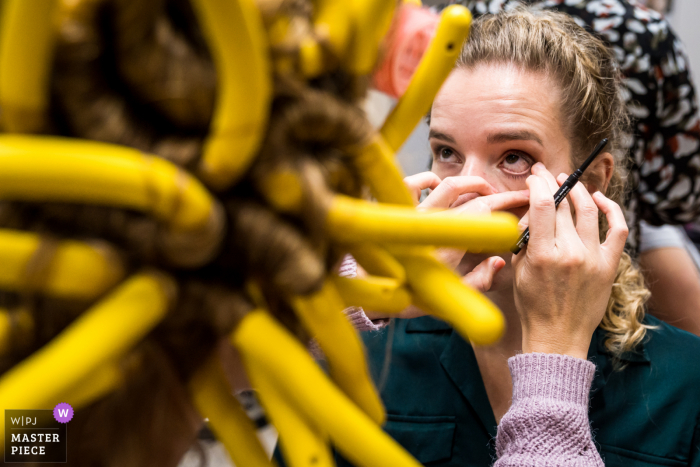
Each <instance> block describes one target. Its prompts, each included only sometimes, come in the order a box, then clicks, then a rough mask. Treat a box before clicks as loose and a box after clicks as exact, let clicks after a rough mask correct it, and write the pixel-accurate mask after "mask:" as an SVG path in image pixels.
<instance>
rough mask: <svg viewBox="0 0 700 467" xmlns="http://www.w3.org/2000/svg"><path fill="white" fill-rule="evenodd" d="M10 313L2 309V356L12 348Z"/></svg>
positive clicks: (0, 346)
mask: <svg viewBox="0 0 700 467" xmlns="http://www.w3.org/2000/svg"><path fill="white" fill-rule="evenodd" d="M11 324H12V323H11V322H10V313H9V312H8V311H7V310H6V309H4V308H0V356H1V355H3V354H4V353H5V352H7V351H8V350H9V348H10V329H11Z"/></svg>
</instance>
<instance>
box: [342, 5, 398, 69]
mask: <svg viewBox="0 0 700 467" xmlns="http://www.w3.org/2000/svg"><path fill="white" fill-rule="evenodd" d="M348 3H350V4H351V5H352V7H353V10H354V20H355V27H354V31H353V34H352V36H351V42H350V48H349V50H348V53H347V56H346V57H345V60H343V61H342V62H341V66H342V67H343V68H344V69H346V70H347V71H349V72H350V73H354V74H356V75H368V74H370V73H371V72H372V70H373V69H374V67H375V66H376V65H377V57H378V55H379V49H380V46H381V44H382V40H383V39H384V36H386V34H387V32H388V31H389V27H390V26H391V19H392V18H393V17H394V10H395V9H396V3H397V2H395V1H388V2H387V1H377V0H353V1H351V2H348ZM331 26H332V25H331Z"/></svg>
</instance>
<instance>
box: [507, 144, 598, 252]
mask: <svg viewBox="0 0 700 467" xmlns="http://www.w3.org/2000/svg"><path fill="white" fill-rule="evenodd" d="M606 144H608V138H603V140H602V141H601V142H600V143H598V145H597V146H596V147H595V149H594V150H593V152H592V153H591V155H590V156H588V159H586V161H585V162H584V163H583V164H582V165H581V167H579V168H578V169H577V170H576V172H574V173H572V174H571V175H569V178H567V179H566V181H565V182H564V183H563V184H562V185H561V186H560V187H559V189H558V190H557V192H556V193H554V206H555V208H556V206H559V203H561V201H562V200H563V199H564V198H566V195H568V194H569V192H570V191H571V189H572V188H573V187H574V185H576V183H577V182H578V179H579V178H581V175H583V172H585V170H586V169H587V168H588V166H589V165H591V162H593V159H595V158H596V157H597V156H598V154H600V152H601V151H602V150H603V148H604V147H605V145H606ZM529 240H530V227H528V228H527V229H525V231H524V232H523V233H522V235H520V238H519V239H518V243H516V244H515V246H514V247H513V249H512V250H511V251H512V252H513V253H515V254H516V255H517V254H518V253H520V250H522V249H523V247H524V246H525V245H527V242H528V241H529Z"/></svg>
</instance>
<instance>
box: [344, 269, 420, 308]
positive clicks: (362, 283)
mask: <svg viewBox="0 0 700 467" xmlns="http://www.w3.org/2000/svg"><path fill="white" fill-rule="evenodd" d="M332 280H333V282H334V283H335V285H336V287H337V289H338V292H339V293H340V296H341V297H342V298H343V301H344V302H345V305H346V306H359V307H362V308H364V309H365V310H371V311H377V312H383V313H389V314H396V313H401V312H402V311H403V310H405V309H406V308H407V307H408V306H409V305H410V304H411V294H410V292H409V291H408V290H407V289H406V288H405V287H402V286H401V284H399V282H398V281H396V280H395V279H388V278H385V277H375V276H368V277H364V278H362V279H349V278H347V277H339V276H335V277H333V278H332Z"/></svg>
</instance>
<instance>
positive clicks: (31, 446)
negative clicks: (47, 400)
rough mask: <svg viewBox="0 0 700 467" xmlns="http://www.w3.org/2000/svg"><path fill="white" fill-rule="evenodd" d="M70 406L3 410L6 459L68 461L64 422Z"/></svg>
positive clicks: (70, 417)
mask: <svg viewBox="0 0 700 467" xmlns="http://www.w3.org/2000/svg"><path fill="white" fill-rule="evenodd" d="M72 418H73V408H72V407H71V406H70V405H68V404H66V403H61V404H58V405H57V406H56V407H55V408H54V409H53V410H5V462H67V461H68V442H67V438H66V436H67V431H68V430H67V423H68V422H69V421H70V420H71V419H72Z"/></svg>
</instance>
